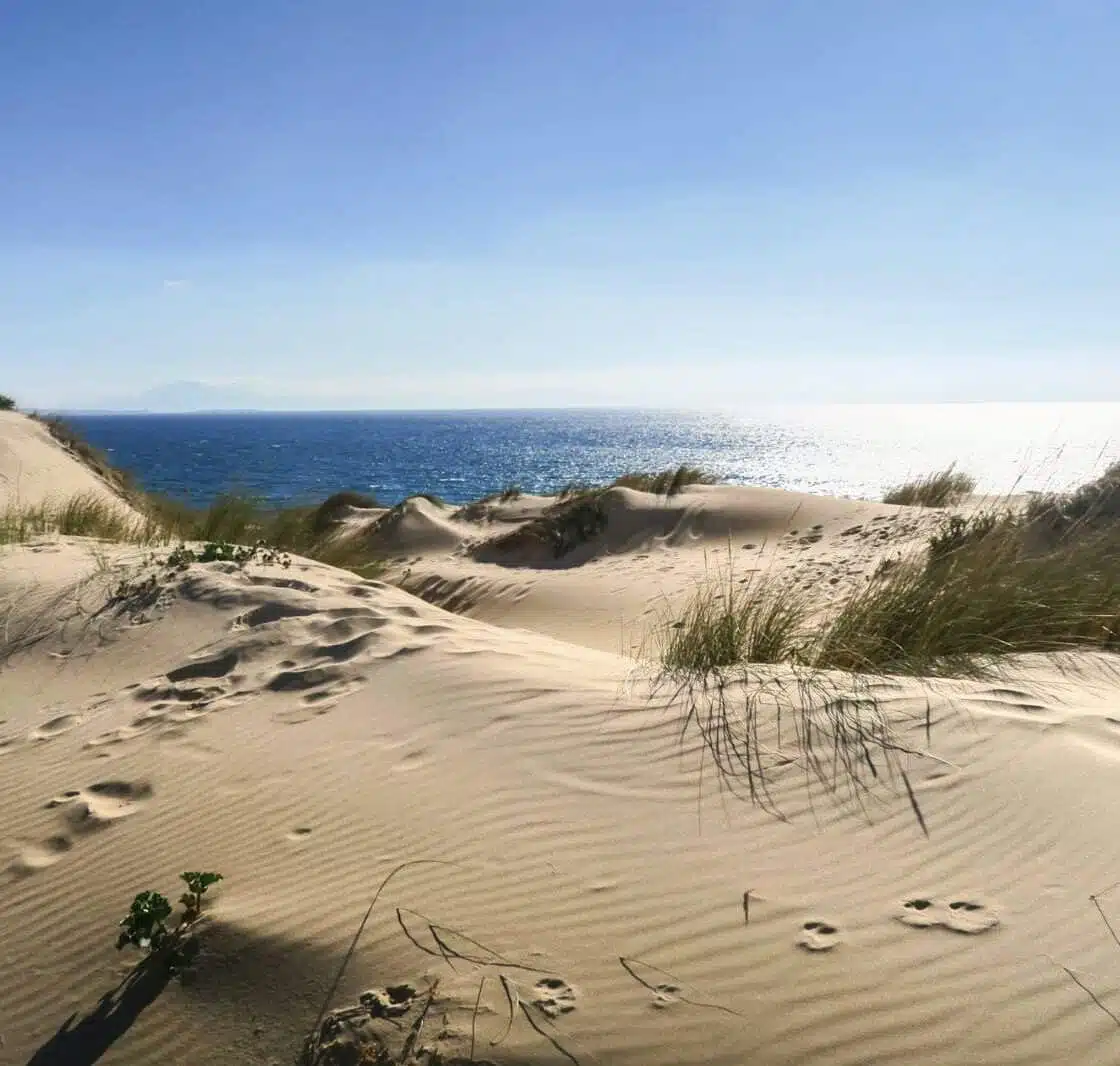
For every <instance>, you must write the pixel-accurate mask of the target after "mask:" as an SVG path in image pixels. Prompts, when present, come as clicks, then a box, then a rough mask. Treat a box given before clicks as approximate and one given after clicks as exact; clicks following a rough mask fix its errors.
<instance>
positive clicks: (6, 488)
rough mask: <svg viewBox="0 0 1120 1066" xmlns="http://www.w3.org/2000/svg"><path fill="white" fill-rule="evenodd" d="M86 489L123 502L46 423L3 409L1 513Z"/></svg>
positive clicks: (65, 497) (62, 498)
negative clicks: (53, 434) (78, 458)
mask: <svg viewBox="0 0 1120 1066" xmlns="http://www.w3.org/2000/svg"><path fill="white" fill-rule="evenodd" d="M86 493H92V494H94V495H97V496H102V497H104V498H105V499H107V500H111V501H113V502H114V503H119V498H118V497H117V495H116V494H115V493H114V492H113V490H112V489H111V488H110V487H109V486H108V485H106V484H105V482H104V481H102V480H101V478H99V477H98V476H97V475H96V474H95V473H94V472H93V471H92V470H90V469H89V468H88V467H86V466H84V465H82V464H81V463H80V462H77V461H76V460H75V459H74V458H73V456H71V455H70V454H69V453H68V452H67V451H66V449H64V448H63V447H62V446H61V445H60V444H59V443H58V442H57V441H56V440H54V438H53V437H51V435H50V434H49V433H48V432H47V431H46V429H45V428H44V427H43V426H42V425H40V424H39V423H38V422H36V421H34V420H33V419H30V418H28V417H27V416H26V415H23V414H20V413H19V412H17V411H0V513H2V512H4V511H6V510H7V509H8V508H9V507H12V506H21V507H33V506H38V505H39V504H42V503H47V502H54V503H63V502H65V501H66V500H68V499H70V498H71V497H74V496H79V495H83V494H86Z"/></svg>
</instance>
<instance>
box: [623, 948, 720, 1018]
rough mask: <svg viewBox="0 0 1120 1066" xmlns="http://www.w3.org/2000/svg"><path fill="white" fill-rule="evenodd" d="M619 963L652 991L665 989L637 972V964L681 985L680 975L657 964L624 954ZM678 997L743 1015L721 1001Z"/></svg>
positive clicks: (693, 1004) (698, 1005) (658, 991)
mask: <svg viewBox="0 0 1120 1066" xmlns="http://www.w3.org/2000/svg"><path fill="white" fill-rule="evenodd" d="M618 963H619V965H620V966H621V967H622V968H623V969H624V970H625V971H626V972H627V973H628V974H629V975H630V976H631V977H633V978H634V980H635V981H637V982H638V984H640V985H641V986H642V987H643V988H648V989H649V991H651V992H654V993H658V994H660V993H662V992H663V991H664V989H663V988H659V987H658V986H657V985H654V984H650V982H649V981H647V980H646V979H645V978H644V977H642V976H641V974H639V973H638V972H637V970H635V969H634V967H635V966H644V967H645V968H646V969H647V970H652V971H653V972H654V973H656V974H658V975H659V976H661V977H667V978H668V979H669V980H670V981H673V982H675V986H674V987H676V988H679V987H680V978H679V977H677V976H675V975H674V974H671V973H669V971H668V970H662V969H660V968H659V967H657V966H652V965H650V964H649V963H648V962H644V961H642V960H641V959H628V958H626V957H625V956H623V955H619V957H618ZM676 998H677V999H679V1000H680V1001H681V1002H682V1003H687V1004H688V1005H689V1006H690V1007H706V1008H708V1009H709V1010H718V1011H722V1012H723V1013H724V1014H731V1015H733V1016H734V1017H736V1018H741V1017H742V1014H740V1013H739V1012H738V1011H737V1010H732V1009H731V1008H730V1007H725V1006H723V1005H722V1004H721V1003H705V1002H703V1001H702V1000H697V999H688V998H686V997H685V996H682V995H679V994H677V996H676Z"/></svg>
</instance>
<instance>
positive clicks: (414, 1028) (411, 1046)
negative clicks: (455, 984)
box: [399, 977, 473, 1066]
mask: <svg viewBox="0 0 1120 1066" xmlns="http://www.w3.org/2000/svg"><path fill="white" fill-rule="evenodd" d="M437 988H439V978H438V977H437V978H436V979H435V980H434V981H433V982H432V984H431V987H430V988H429V989H428V998H427V999H426V1000H424V1006H423V1007H421V1008H420V1013H419V1014H418V1015H417V1016H416V1021H414V1022H413V1023H412V1025H411V1026H410V1027H409V1030H408V1036H407V1037H406V1038H405V1042H404V1046H403V1047H402V1048H401V1054H400V1060H399V1061H400V1062H401V1064H402V1066H405V1064H407V1063H408V1062H409V1060H410V1059H411V1058H412V1052H413V1051H414V1050H415V1048H416V1043H417V1041H418V1040H419V1039H420V1032H421V1030H422V1029H423V1028H424V1019H425V1018H427V1017H428V1011H430V1010H431V1009H432V1001H433V1000H434V999H435V998H436V989H437ZM472 1055H473V1053H472Z"/></svg>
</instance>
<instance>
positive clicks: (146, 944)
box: [117, 871, 222, 973]
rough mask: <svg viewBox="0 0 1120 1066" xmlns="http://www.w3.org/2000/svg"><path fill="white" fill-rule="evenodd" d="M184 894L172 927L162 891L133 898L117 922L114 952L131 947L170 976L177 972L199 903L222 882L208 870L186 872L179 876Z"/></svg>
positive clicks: (184, 957) (168, 902) (198, 916)
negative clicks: (160, 963) (160, 964)
mask: <svg viewBox="0 0 1120 1066" xmlns="http://www.w3.org/2000/svg"><path fill="white" fill-rule="evenodd" d="M179 879H180V880H181V881H183V883H184V884H185V885H186V886H187V891H186V892H184V893H183V895H182V896H180V897H179V902H180V903H181V904H182V905H183V913H182V914H181V915H179V920H178V922H177V923H176V924H175V926H174V928H171V927H169V926H168V924H167V923H168V919H170V918H171V914H172V907H171V903H170V901H169V900H168V898H167V897H166V896H165V895H163V893H162V892H154V891H152V890H150V889H149V890H148V891H146V892H140V893H138V894H137V896H136V897H135V898H134V899H133V901H132V905H131V906H130V907H129V909H128V914H126V915H125V916H124V918H122V919H121V922H120V933H119V934H118V935H117V950H118V951H120V950H121V949H122V948H125V947H128V946H131V947H134V948H139V949H140V950H141V951H144V952H147V954H148V955H149V956H158V957H159V958H161V959H162V960H163V961H164V962H165V963H166V964H167V967H168V969H169V970H170V971H171V972H172V973H176V972H177V971H178V970H180V969H181V968H182V967H183V965H184V964H185V963H186V961H187V959H188V952H187V944H188V941H187V937H188V935H189V933H190V930H191V928H192V927H193V926H194V925H195V923H197V922H198V919H199V918H200V917H201V915H202V900H203V897H204V896H205V895H206V893H207V891H208V890H209V889H210V888H211V887H212V886H213V885H216V884H217V883H218V882H219V881H221V880H222V875H221V874H218V873H213V872H210V871H207V872H200V871H190V872H188V873H182V874H180V875H179Z"/></svg>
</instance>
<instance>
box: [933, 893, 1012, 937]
mask: <svg viewBox="0 0 1120 1066" xmlns="http://www.w3.org/2000/svg"><path fill="white" fill-rule="evenodd" d="M948 910H949V913H948V916H947V917H946V918H945V920H944V922H943V923H942V924H943V925H944V926H945V928H946V929H952V930H953V932H954V933H970V934H975V933H986V932H987V931H988V930H989V929H993V928H995V926H997V925H999V918H998V916H997V915H995V914H993V913H992V911H991V910H989V909H988V907H987V906H986V905H985V904H983V903H978V902H977V901H976V900H972V899H958V900H953V902H952V903H950V904H949V908H948Z"/></svg>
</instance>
